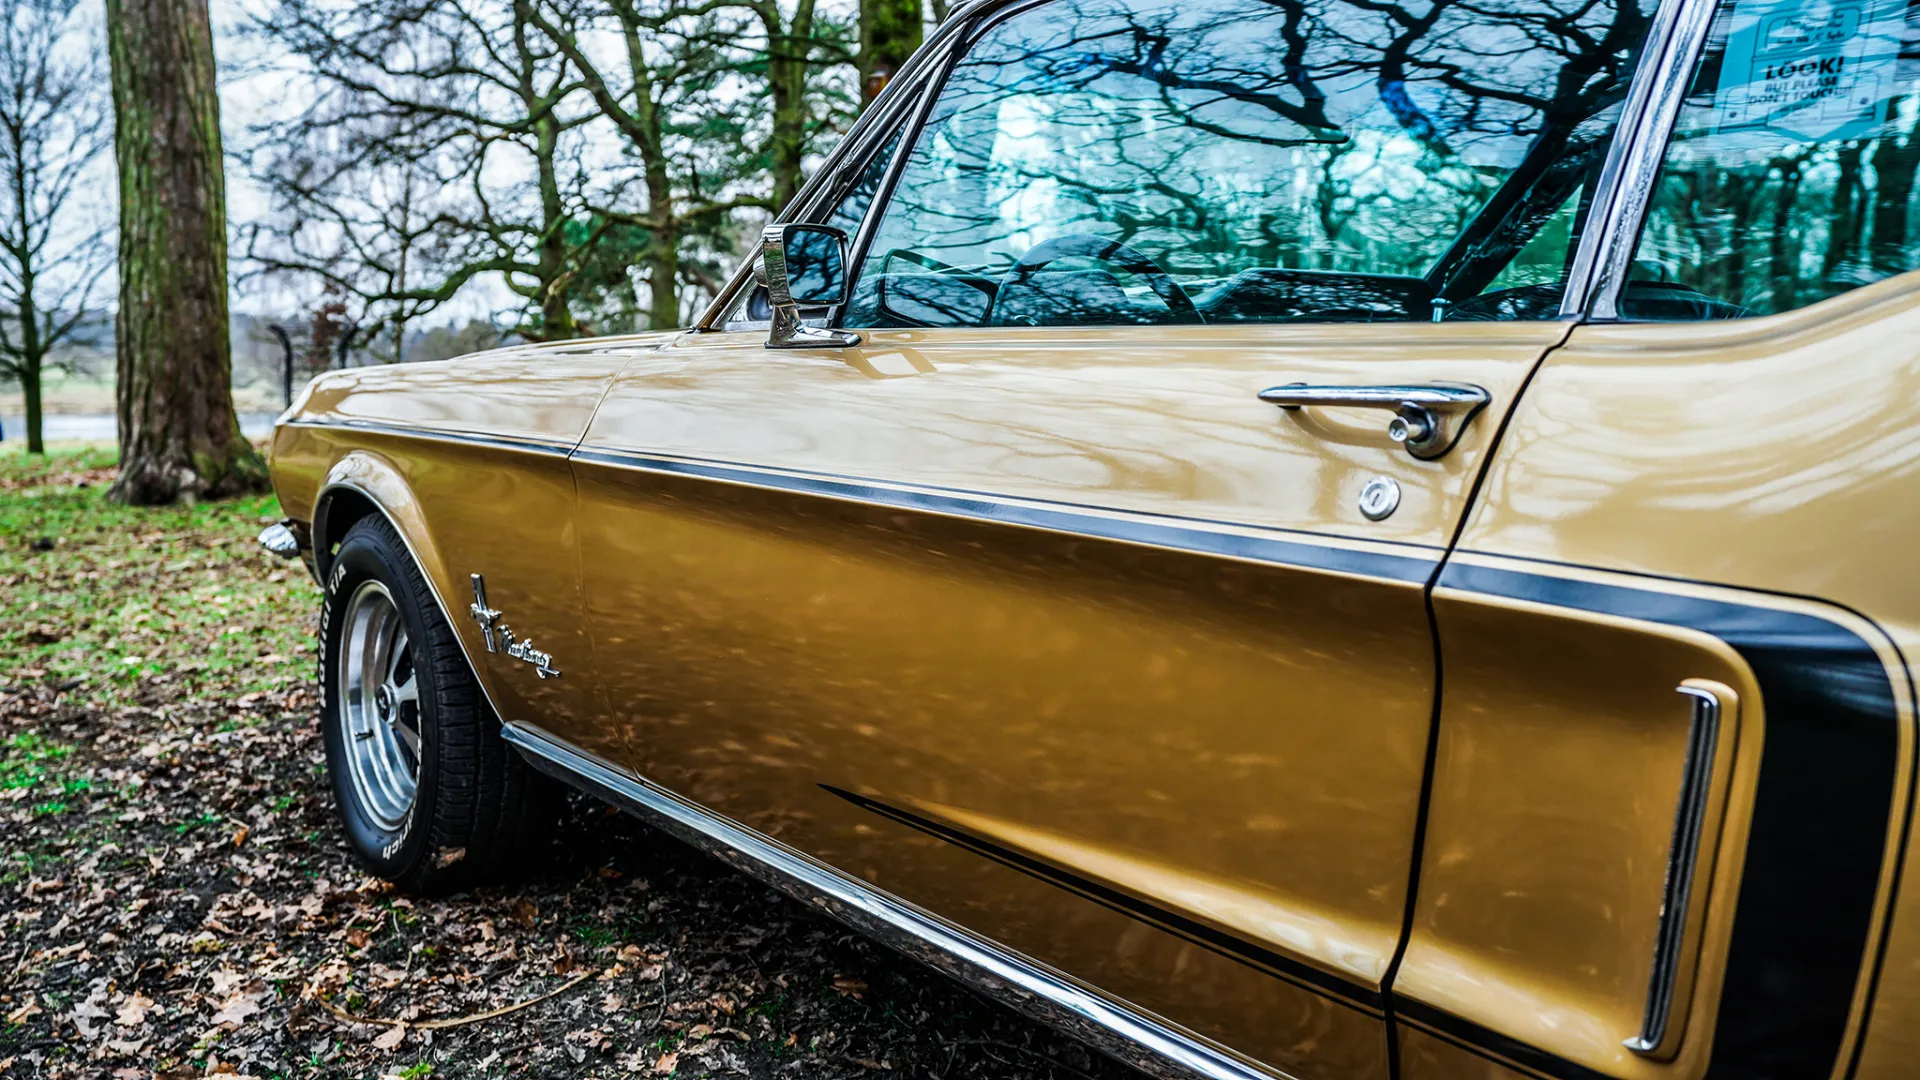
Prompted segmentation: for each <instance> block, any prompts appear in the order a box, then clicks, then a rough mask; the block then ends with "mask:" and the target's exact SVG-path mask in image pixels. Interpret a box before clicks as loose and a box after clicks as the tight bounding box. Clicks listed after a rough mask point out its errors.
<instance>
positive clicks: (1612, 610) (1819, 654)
mask: <svg viewBox="0 0 1920 1080" xmlns="http://www.w3.org/2000/svg"><path fill="white" fill-rule="evenodd" d="M1439 586H1440V587H1441V588H1447V589H1459V590H1463V591H1468V592H1477V593H1482V594H1486V595H1491V596H1503V597H1508V598H1511V599H1516V600H1528V601H1534V602H1537V603H1543V604H1551V605H1554V606H1557V607H1566V608H1575V609H1579V610H1584V611H1592V612H1596V613H1600V614H1607V615H1614V616H1619V617H1623V618H1630V619H1637V620H1641V621H1645V622H1655V623H1662V624H1665V625H1669V626H1684V627H1689V628H1692V629H1696V630H1700V631H1703V632H1705V633H1708V634H1712V635H1713V636H1715V637H1717V638H1719V639H1721V640H1722V641H1725V642H1726V643H1727V644H1728V645H1730V646H1732V647H1733V648H1734V649H1735V650H1736V651H1737V652H1739V654H1740V655H1741V656H1742V657H1743V658H1744V659H1745V660H1746V662H1747V664H1748V665H1749V666H1750V667H1751V668H1752V669H1753V672H1754V676H1755V678H1756V679H1757V680H1758V682H1759V684H1760V693H1761V698H1762V701H1763V702H1764V708H1765V710H1766V717H1767V719H1766V732H1765V735H1764V740H1765V741H1764V745H1763V749H1762V753H1761V760H1760V776H1759V783H1758V787H1757V790H1756V793H1755V803H1754V809H1753V817H1752V823H1751V830H1750V833H1749V838H1748V841H1747V855H1746V867H1745V871H1744V874H1743V877H1742V880H1741V884H1740V893H1739V901H1738V905H1737V908H1736V911H1735V915H1734V924H1733V937H1732V941H1731V944H1730V950H1729V956H1728V960H1727V972H1726V980H1725V985H1724V988H1723V989H1722V991H1721V997H1720V1013H1719V1019H1718V1023H1717V1025H1716V1030H1715V1035H1714V1043H1713V1056H1712V1060H1711V1063H1710V1064H1709V1066H1708V1072H1707V1075H1708V1076H1709V1077H1710V1078H1713V1080H1773V1078H1778V1077H1787V1076H1805V1077H1815V1076H1826V1075H1828V1074H1829V1073H1830V1072H1831V1071H1832V1069H1833V1067H1834V1063H1835V1062H1836V1060H1838V1058H1839V1055H1840V1052H1841V1049H1842V1046H1843V1043H1844V1041H1845V1038H1846V1025H1847V1015H1848V1013H1849V1011H1850V1010H1851V1008H1852V1003H1853V997H1854V990H1855V987H1856V986H1857V985H1858V983H1859V978H1860V971H1861V966H1862V965H1863V964H1865V963H1866V962H1867V961H1868V960H1869V957H1868V954H1867V943H1868V941H1869V940H1870V938H1871V936H1872V929H1873V927H1872V920H1873V907H1874V899H1875V894H1876V893H1877V891H1878V888H1879V884H1880V877H1881V868H1882V866H1881V864H1882V862H1883V861H1884V858H1885V852H1886V843H1887V830H1888V827H1889V824H1890V821H1891V817H1892V812H1893V808H1894V805H1893V804H1894V797H1895V794H1896V792H1895V785H1896V778H1897V768H1898V751H1899V707H1898V702H1897V699H1896V696H1895V691H1894V687H1893V685H1892V683H1891V682H1890V681H1889V679H1888V677H1887V673H1886V669H1885V667H1884V666H1883V665H1882V662H1881V660H1880V657H1879V655H1878V654H1877V653H1875V652H1874V650H1873V648H1872V646H1871V645H1869V644H1868V643H1867V642H1866V641H1865V640H1863V639H1862V638H1861V637H1860V636H1859V635H1858V634H1855V633H1854V632H1853V631H1852V630H1849V629H1847V628H1846V627H1844V626H1842V625H1840V624H1838V623H1835V622H1832V621H1830V620H1827V619H1823V618H1820V617H1818V616H1815V615H1809V614H1803V613H1799V612H1789V611H1777V610H1773V609H1768V608H1759V607H1750V606H1746V605H1742V604H1734V603H1728V602H1725V601H1720V600H1709V599H1703V598H1698V597H1688V596H1678V595H1674V594H1672V593H1666V592H1653V591H1647V590H1641V589H1635V588H1629V587H1625V586H1619V585H1602V584H1595V583H1592V582H1583V581H1572V580H1568V579H1564V578H1556V577H1548V576H1544V575H1538V574H1529V573H1523V572H1519V571H1514V570H1505V569H1495V568H1491V567H1485V566H1474V565H1467V564H1462V563H1459V562H1450V563H1448V564H1447V566H1446V568H1445V569H1444V570H1443V571H1442V572H1441V575H1440V580H1439ZM1410 1004H1412V1003H1404V1002H1402V1001H1401V1000H1400V999H1396V1000H1395V1007H1396V1009H1405V1008H1407V1006H1408V1005H1410ZM1428 1012H1431V1010H1428ZM1409 1017H1410V1018H1412V1019H1420V1018H1422V1017H1421V1013H1420V1011H1419V1008H1418V1007H1417V1006H1415V1007H1414V1008H1413V1009H1412V1010H1409ZM1425 1018H1426V1019H1428V1020H1433V1019H1434V1018H1433V1017H1431V1016H1428V1017H1425ZM1446 1019H1449V1020H1452V1023H1453V1024H1454V1025H1456V1026H1457V1025H1459V1024H1461V1023H1463V1022H1462V1021H1458V1020H1453V1019H1452V1018H1446ZM1433 1026H1436V1027H1439V1026H1442V1024H1440V1023H1435V1024H1434V1025H1433ZM1456 1033H1457V1032H1456ZM1493 1049H1495V1050H1496V1052H1500V1053H1508V1051H1506V1050H1500V1049H1499V1048H1493ZM1509 1056H1512V1055H1511V1054H1510V1055H1509ZM1515 1060H1523V1059H1521V1058H1519V1057H1515ZM1529 1064H1533V1063H1532V1062H1529ZM1535 1067H1536V1068H1542V1071H1546V1072H1550V1073H1552V1074H1553V1075H1556V1076H1563V1077H1568V1078H1569V1080H1572V1078H1573V1077H1574V1076H1576V1075H1577V1074H1575V1073H1571V1072H1568V1071H1566V1070H1565V1069H1563V1068H1546V1067H1544V1066H1543V1065H1535Z"/></svg>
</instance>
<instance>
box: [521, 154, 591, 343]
mask: <svg viewBox="0 0 1920 1080" xmlns="http://www.w3.org/2000/svg"><path fill="white" fill-rule="evenodd" d="M533 129H534V135H535V144H534V161H535V162H536V164H537V165H538V174H539V187H540V263H539V265H540V297H539V299H540V340H542V341H564V340H566V339H568V338H575V337H579V336H580V328H579V326H578V325H577V324H575V322H574V320H573V304H572V292H573V289H572V285H573V281H572V275H571V274H569V273H568V272H567V236H566V228H567V221H566V205H565V204H564V203H562V202H561V200H560V173H559V170H558V169H557V168H555V165H554V155H555V154H556V153H557V152H558V150H559V143H560V125H559V124H557V123H555V122H554V120H553V118H552V117H543V118H541V119H540V120H538V121H536V122H535V123H534V126H533Z"/></svg>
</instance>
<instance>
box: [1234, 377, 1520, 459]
mask: <svg viewBox="0 0 1920 1080" xmlns="http://www.w3.org/2000/svg"><path fill="white" fill-rule="evenodd" d="M1260 400H1261V401H1264V402H1266V403H1267V404H1269V405H1278V406H1280V407H1281V408H1283V409H1298V408H1300V407H1301V406H1303V405H1329V406H1338V407H1341V408H1359V409H1392V410H1393V413H1394V417H1393V419H1392V420H1389V421H1388V422H1387V438H1389V439H1392V440H1393V441H1394V442H1397V443H1399V444H1400V445H1402V446H1404V447H1406V448H1407V453H1409V454H1412V455H1413V456H1414V457H1417V458H1421V459H1423V460H1431V459H1433V458H1437V457H1439V456H1441V455H1442V454H1445V453H1446V452H1447V451H1449V450H1451V449H1453V444H1454V443H1455V442H1457V441H1459V439H1460V432H1461V431H1462V430H1464V429H1465V428H1466V426H1467V422H1468V421H1469V420H1472V419H1473V418H1474V416H1475V415H1476V414H1478V413H1479V412H1480V410H1481V409H1484V408H1486V407H1487V402H1489V401H1492V400H1493V395H1491V394H1489V393H1487V392H1486V391H1485V390H1484V389H1482V388H1480V387H1478V386H1472V385H1468V384H1465V383H1462V384H1459V385H1454V384H1450V383H1429V384H1427V385H1425V386H1309V385H1307V384H1306V383H1289V384H1287V385H1286V386H1275V387H1271V388H1269V389H1266V390H1262V391H1260Z"/></svg>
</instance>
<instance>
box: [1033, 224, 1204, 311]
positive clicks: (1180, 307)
mask: <svg viewBox="0 0 1920 1080" xmlns="http://www.w3.org/2000/svg"><path fill="white" fill-rule="evenodd" d="M1072 258H1086V259H1098V260H1099V261H1101V262H1104V263H1112V264H1113V265H1114V266H1117V267H1119V268H1121V269H1122V270H1125V271H1126V272H1128V273H1130V274H1133V275H1136V276H1137V277H1139V278H1141V279H1143V280H1144V281H1146V283H1147V287H1148V288H1150V289H1152V290H1153V293H1154V295H1155V296H1158V297H1159V298H1160V302H1161V303H1163V304H1165V305H1167V310H1168V311H1169V312H1171V313H1172V315H1173V321H1174V322H1176V323H1198V322H1205V321H1206V320H1205V319H1202V318H1201V317H1200V312H1199V311H1198V310H1197V309H1196V308H1195V307H1194V306H1193V298H1192V297H1190V296H1188V295H1187V291H1186V290H1185V289H1182V288H1181V287H1180V283H1179V282H1177V281H1175V280H1173V278H1171V277H1169V276H1167V272H1166V271H1165V270H1162V269H1160V264H1159V263H1157V262H1154V261H1153V260H1152V259H1150V258H1148V257H1147V256H1145V255H1143V254H1141V253H1140V252H1138V251H1135V250H1134V249H1133V248H1130V247H1128V246H1127V245H1125V244H1123V243H1121V242H1120V241H1118V240H1109V239H1108V238H1106V237H1104V236H1095V235H1093V234H1092V233H1067V234H1066V235H1064V236H1056V237H1054V238H1053V239H1051V240H1042V241H1041V242H1040V243H1038V244H1035V245H1033V246H1032V247H1030V248H1028V249H1027V252H1026V254H1024V255H1022V256H1020V257H1019V258H1018V259H1016V260H1014V263H1013V265H1012V266H1009V267H1007V272H1006V274H1005V276H1003V277H1002V278H1001V279H1000V287H999V289H998V290H997V291H996V296H1005V295H1007V287H1008V286H1010V285H1024V284H1026V283H1027V281H1028V279H1030V278H1032V277H1033V275H1035V274H1037V273H1039V272H1040V270H1041V269H1042V268H1044V267H1045V266H1046V265H1047V264H1049V263H1052V262H1054V261H1056V260H1058V259H1072Z"/></svg>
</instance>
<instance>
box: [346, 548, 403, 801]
mask: <svg viewBox="0 0 1920 1080" xmlns="http://www.w3.org/2000/svg"><path fill="white" fill-rule="evenodd" d="M341 641H342V644H343V645H344V646H345V650H344V655H343V656H342V658H341V660H342V662H341V665H340V669H339V672H338V678H339V680H340V681H339V683H338V686H339V690H340V702H341V712H342V714H343V715H342V716H341V717H340V721H341V723H342V724H343V727H344V728H345V732H344V733H345V734H346V735H347V736H348V740H349V742H348V751H347V768H348V772H349V774H350V775H351V777H352V780H353V786H354V789H355V791H356V794H357V796H358V801H359V803H360V805H361V806H362V807H363V808H364V809H365V810H366V811H367V813H368V814H369V815H370V816H371V817H372V818H373V819H374V820H375V821H376V822H377V823H378V824H379V825H380V826H381V827H382V828H386V829H394V828H398V827H399V826H400V823H401V822H403V821H404V820H405V819H406V815H407V812H408V811H409V809H410V808H411V807H412V806H413V801H414V798H415V797H416V795H417V793H418V788H419V773H420V746H421V739H420V719H419V717H420V705H419V700H420V690H419V684H418V682H417V680H416V678H415V672H414V667H413V656H412V650H411V649H410V648H409V642H408V638H407V629H406V620H405V618H404V617H403V616H402V615H401V613H400V609H399V608H398V607H397V606H396V605H395V603H394V599H393V597H392V595H391V594H390V593H388V592H387V590H386V588H385V587H384V586H382V585H381V584H380V583H379V582H376V581H368V582H364V583H362V584H361V585H360V587H359V588H358V589H357V590H356V591H355V592H354V594H353V597H352V598H351V599H350V600H349V601H348V603H347V614H346V619H345V626H344V629H343V633H342V636H341Z"/></svg>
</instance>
